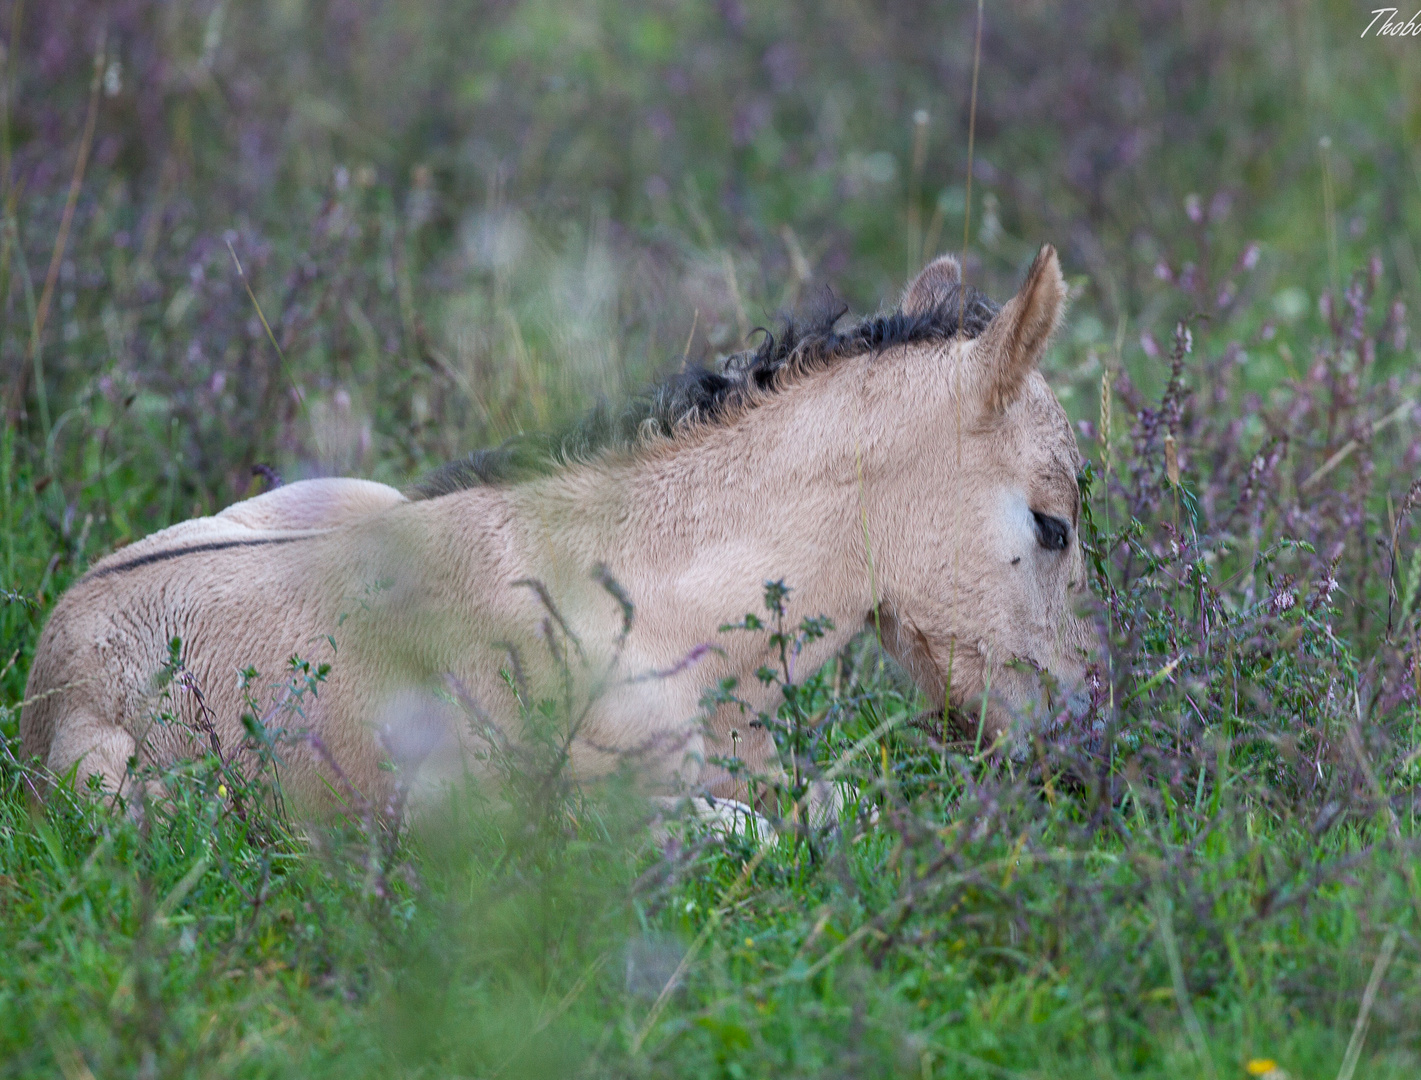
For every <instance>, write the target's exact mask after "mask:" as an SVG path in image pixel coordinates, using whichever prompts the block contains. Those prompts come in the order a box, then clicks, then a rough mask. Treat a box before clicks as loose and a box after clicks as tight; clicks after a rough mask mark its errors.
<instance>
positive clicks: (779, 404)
mask: <svg viewBox="0 0 1421 1080" xmlns="http://www.w3.org/2000/svg"><path fill="white" fill-rule="evenodd" d="M844 363H845V364H846V365H848V364H851V363H855V361H845V362H844ZM844 377H849V378H851V377H852V373H851V372H849V371H844V372H835V373H832V374H829V373H825V374H820V375H815V376H810V377H807V378H806V379H804V380H803V381H802V382H800V383H799V384H797V385H792V386H789V387H787V388H785V389H784V390H781V391H779V392H777V393H775V394H773V395H772V396H770V397H768V398H767V399H766V400H765V401H763V402H762V403H760V404H759V405H757V406H755V407H754V408H750V409H747V410H746V411H745V412H744V413H743V414H742V415H740V416H739V417H737V418H735V419H734V420H733V421H731V422H729V423H727V424H725V425H723V426H719V425H717V426H707V427H706V428H704V429H702V430H700V431H694V432H691V433H688V434H686V435H683V436H681V437H680V439H679V440H678V441H676V442H672V443H668V444H666V445H664V446H653V447H650V448H648V449H646V450H644V451H642V452H641V453H639V454H637V455H636V456H635V457H633V458H632V459H630V460H625V461H621V462H614V463H608V464H595V463H594V464H590V465H587V466H582V467H579V468H576V469H573V470H570V471H569V472H567V473H565V474H562V475H559V476H557V477H551V478H549V479H548V480H546V481H543V482H540V483H539V484H536V485H532V486H531V487H530V489H529V490H528V492H527V501H525V502H524V507H525V509H526V513H527V514H528V516H529V517H531V518H533V519H535V520H536V524H535V525H534V527H533V528H532V529H531V530H530V531H529V533H528V541H529V546H530V549H531V550H530V552H529V554H530V556H531V557H532V558H533V559H535V560H537V561H539V562H542V561H544V559H545V558H546V557H547V553H550V552H553V551H556V552H557V553H558V560H559V562H562V563H563V566H564V568H565V571H566V572H567V573H569V574H571V575H578V576H581V575H585V573H586V566H588V565H591V564H592V563H595V562H604V563H605V564H606V565H607V566H608V568H609V569H610V570H611V572H612V574H613V576H614V577H615V578H616V579H617V580H618V581H619V583H620V584H621V585H622V586H623V587H624V588H625V589H626V591H627V593H628V594H629V595H630V597H631V599H632V600H633V602H634V603H635V604H636V605H637V608H638V623H644V622H650V623H651V624H652V625H655V626H657V627H658V630H659V632H666V633H668V634H670V636H676V637H680V636H685V635H689V636H690V637H694V638H697V639H699V640H704V639H705V637H706V635H707V634H710V635H712V636H713V635H714V631H715V629H716V627H717V626H718V625H720V624H723V623H725V622H729V621H734V620H736V619H738V618H740V617H741V616H743V615H744V614H745V613H746V612H752V611H753V612H760V613H762V614H763V612H764V606H763V597H762V594H763V588H764V584H765V582H766V581H783V582H784V583H785V584H786V585H788V586H789V587H790V588H791V589H792V590H793V592H792V594H791V614H792V617H793V620H794V621H796V622H797V621H798V619H799V618H801V617H803V616H805V615H810V616H813V615H827V616H829V617H830V618H832V619H833V620H834V621H835V623H836V624H837V625H839V626H840V628H841V629H842V630H843V631H846V632H852V631H853V630H855V629H857V627H858V626H859V625H860V624H861V621H862V619H863V618H864V617H865V615H866V614H867V612H868V611H869V609H870V608H871V607H872V606H873V602H874V597H873V583H872V580H871V573H870V568H869V563H870V560H869V555H868V551H867V548H866V545H865V541H864V530H863V519H862V516H861V510H862V503H861V477H862V469H863V468H864V466H865V464H866V463H865V462H864V461H863V455H864V454H865V452H866V448H865V447H864V446H863V445H861V440H859V439H857V438H856V437H855V432H856V431H857V428H858V425H859V422H860V420H861V417H860V416H859V415H858V413H859V412H860V411H861V406H862V403H861V402H857V401H856V400H855V398H854V394H853V387H852V386H851V385H844V384H845V383H846V382H847V379H846V378H844ZM579 564H581V565H579ZM549 569H550V570H551V569H552V568H551V567H549ZM555 576H560V575H556V574H555ZM568 583H569V584H571V580H570V578H569V579H568ZM643 615H645V616H646V619H645V620H643ZM663 628H665V629H664V630H663ZM673 629H674V630H679V631H684V634H681V633H672V630H673ZM681 644H684V642H678V644H677V647H680V645H681Z"/></svg>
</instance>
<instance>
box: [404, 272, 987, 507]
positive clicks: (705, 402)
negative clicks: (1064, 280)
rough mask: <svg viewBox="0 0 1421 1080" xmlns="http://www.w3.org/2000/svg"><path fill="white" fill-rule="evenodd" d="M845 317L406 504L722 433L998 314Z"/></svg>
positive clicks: (944, 310)
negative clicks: (790, 384)
mask: <svg viewBox="0 0 1421 1080" xmlns="http://www.w3.org/2000/svg"><path fill="white" fill-rule="evenodd" d="M959 308H960V311H959ZM847 310H848V309H847V308H846V307H844V306H842V305H840V304H837V303H835V304H834V305H833V306H832V307H830V306H825V307H824V308H822V309H821V310H819V311H817V312H812V313H811V314H809V315H808V316H807V317H803V318H798V319H796V318H793V317H790V318H786V319H785V320H784V321H783V323H782V325H781V327H780V332H779V334H778V335H775V334H773V333H771V332H770V331H768V330H765V329H763V328H762V329H761V330H760V333H762V334H764V337H763V338H762V339H761V341H760V345H759V347H758V348H756V349H752V350H746V351H745V352H739V353H735V354H734V355H732V356H728V357H726V358H724V359H723V360H721V361H720V362H719V363H717V364H716V365H715V366H714V367H710V368H707V367H695V368H689V369H686V370H683V371H680V372H677V373H676V374H675V375H672V376H671V377H670V378H669V379H667V380H665V381H664V382H662V383H660V384H658V385H656V386H654V387H652V388H651V389H650V390H648V391H647V392H645V393H643V394H641V395H639V396H637V397H635V398H632V399H631V400H630V401H628V402H626V403H625V404H624V405H623V406H622V407H620V408H613V407H612V406H610V405H609V404H608V403H607V402H605V401H602V402H599V403H598V404H597V405H596V406H595V407H593V409H592V410H591V411H589V412H588V413H587V414H586V415H584V416H583V417H582V418H581V419H580V420H578V421H577V423H576V424H574V425H573V427H572V428H571V429H570V430H566V431H564V432H561V433H557V434H540V435H522V436H518V437H516V438H513V439H510V440H508V441H507V442H505V443H504V444H503V445H502V446H498V447H495V448H493V449H489V450H476V451H474V452H473V453H472V454H469V455H468V456H466V457H462V458H459V459H458V460H456V461H451V462H449V464H447V465H443V466H441V467H440V468H438V469H435V470H434V471H433V472H431V473H429V474H428V475H427V476H425V477H424V478H423V479H421V480H420V481H419V482H418V483H417V484H415V486H414V488H413V489H412V490H411V491H410V492H409V494H410V495H411V497H412V498H417V499H434V498H438V497H439V496H441V495H449V494H452V493H454V492H456V491H463V490H465V489H466V488H471V487H480V486H484V485H490V484H509V483H516V482H518V481H519V480H525V479H529V478H532V477H534V476H539V475H542V474H545V473H547V472H550V471H552V470H554V469H556V468H558V467H560V466H562V465H567V464H569V463H571V462H574V461H583V460H586V459H588V458H589V457H591V456H593V455H595V454H597V453H599V452H602V451H606V450H618V449H628V448H631V447H633V446H636V445H638V444H640V443H644V442H645V441H646V440H648V439H654V438H657V437H660V438H672V437H674V436H675V435H676V434H677V433H678V432H680V431H683V430H685V429H687V428H689V427H692V426H694V425H696V424H715V423H723V422H725V421H726V419H727V418H728V417H731V416H733V415H735V414H736V412H737V411H738V409H739V408H741V407H743V406H744V405H746V404H747V403H749V402H751V401H753V400H754V399H755V398H757V397H759V396H760V395H763V394H765V393H773V392H774V391H775V390H776V389H778V388H779V387H781V386H783V385H785V383H786V382H787V381H791V380H793V379H794V378H795V377H797V376H798V375H802V374H806V373H809V372H813V371H820V370H823V369H824V368H827V367H830V366H832V365H833V364H834V363H835V362H837V361H839V360H843V359H846V358H848V357H851V356H861V355H862V354H863V353H866V352H872V353H880V352H885V351H886V350H888V349H892V348H894V347H896V346H900V345H920V344H925V343H928V342H943V341H948V340H950V339H952V338H954V337H956V336H957V334H958V331H959V328H960V329H961V332H962V335H963V336H964V337H967V338H975V337H977V336H978V335H980V334H981V333H982V331H983V330H985V329H986V328H987V324H988V323H990V322H991V321H992V317H993V316H994V315H996V313H997V311H998V310H999V306H998V305H997V304H995V303H993V302H992V301H991V300H990V299H988V298H987V297H986V296H984V295H983V294H982V293H980V292H978V291H977V290H976V289H973V288H972V287H971V286H968V287H967V288H966V289H965V291H963V292H961V293H959V289H958V287H957V286H953V287H952V288H951V289H950V290H949V291H947V292H946V293H945V294H944V295H943V296H942V301H941V302H940V303H939V304H938V305H937V307H935V308H933V309H932V310H931V311H927V312H923V313H921V314H912V315H910V314H907V313H905V312H904V311H902V310H894V311H889V312H885V313H882V314H878V315H869V316H867V317H865V318H863V319H860V320H859V321H857V322H855V323H853V324H852V325H851V326H849V327H847V328H845V329H844V330H836V329H835V327H836V326H837V325H838V323H839V321H840V320H841V319H842V318H843V317H844V315H845V314H846V313H847ZM959 315H960V323H959Z"/></svg>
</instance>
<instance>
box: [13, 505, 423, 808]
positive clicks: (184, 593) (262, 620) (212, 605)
mask: <svg viewBox="0 0 1421 1080" xmlns="http://www.w3.org/2000/svg"><path fill="white" fill-rule="evenodd" d="M405 501H406V500H405V497H404V496H403V495H401V494H400V493H399V492H398V491H396V490H395V489H394V488H390V487H387V486H385V485H383V484H376V483H372V482H370V481H365V480H350V479H321V480H307V481H300V482H297V483H293V484H290V485H288V486H286V487H281V488H278V489H276V490H275V491H271V492H268V493H267V494H265V495H260V496H257V497H255V498H252V499H248V500H246V501H244V502H240V503H236V504H234V505H232V506H230V507H228V508H227V509H226V510H224V511H222V512H221V513H219V514H216V515H214V516H212V517H206V518H197V519H194V520H191V521H185V522H181V523H179V524H177V525H174V526H172V527H170V528H167V529H164V530H162V531H161V532H157V533H154V534H153V535H152V536H148V537H145V538H144V539H142V540H140V541H138V542H136V543H133V544H130V545H128V546H127V547H124V548H122V549H120V550H119V551H116V552H114V553H113V554H111V555H109V556H108V557H106V558H104V559H102V560H100V561H99V562H98V563H96V564H95V565H94V566H93V567H92V568H91V569H90V570H89V572H88V573H87V574H86V575H85V576H84V577H83V578H82V579H81V580H80V581H79V582H78V583H76V585H75V586H74V587H73V588H71V589H70V590H69V591H68V592H67V593H66V594H65V595H64V597H62V598H61V600H60V602H59V603H58V604H57V605H56V606H55V609H54V611H53V613H52V614H51V616H50V619H49V622H48V624H47V625H46V626H45V629H44V632H43V633H42V634H41V636H40V641H39V643H38V646H37V648H36V653H35V660H34V663H33V665H32V667H31V670H30V678H29V685H28V687H27V690H26V700H25V705H24V708H23V710H22V712H21V717H20V733H21V745H22V750H23V752H24V754H25V756H26V757H28V758H38V759H39V760H40V761H41V762H42V763H43V764H45V765H47V766H48V767H49V768H50V769H51V770H52V771H54V772H55V773H58V774H61V775H62V774H64V773H65V772H67V771H68V770H69V769H71V768H75V767H76V766H77V772H76V777H77V779H78V780H79V781H80V782H81V783H82V782H83V781H84V780H85V779H86V778H87V776H89V775H90V774H97V775H98V776H99V777H100V779H101V780H102V782H103V785H104V787H105V788H107V789H109V790H110V791H117V790H119V789H120V788H121V787H122V786H123V784H124V782H125V777H126V775H127V772H128V763H129V759H130V758H132V757H135V756H136V757H138V758H139V760H141V761H160V760H165V759H168V758H172V757H176V756H181V755H182V752H183V748H182V747H180V746H178V745H177V743H178V742H179V741H184V740H185V739H186V737H185V736H184V737H183V738H182V739H180V733H179V732H178V731H176V730H171V729H163V728H160V727H155V726H154V723H153V716H154V715H155V714H156V712H157V711H158V709H159V708H160V706H161V707H162V708H164V709H167V710H169V711H171V712H173V713H174V714H176V715H177V716H179V718H180V719H182V720H184V721H188V722H190V723H189V724H188V726H191V724H192V723H196V724H197V725H198V726H199V727H201V726H202V724H203V723H204V722H205V714H204V711H203V710H204V709H211V710H212V715H213V716H215V717H216V719H217V727H218V729H219V734H220V736H221V738H222V739H223V741H224V742H225V744H226V745H227V746H228V747H229V748H232V747H233V746H234V742H235V741H237V740H240V724H239V722H238V719H237V718H238V717H239V716H240V714H241V711H242V707H243V706H242V694H241V692H240V690H239V688H238V686H237V685H236V684H237V676H236V670H237V668H238V667H239V666H242V665H247V664H251V665H255V666H257V667H258V669H259V670H260V672H261V675H262V676H263V683H269V682H271V680H272V679H273V678H278V679H279V678H280V677H281V676H282V674H283V670H284V666H285V664H286V660H287V658H288V657H290V656H292V655H294V654H297V653H310V652H312V651H314V652H316V653H318V654H319V651H320V649H321V643H320V641H318V640H316V639H318V638H319V636H320V635H321V634H325V633H330V632H331V631H333V630H334V629H335V623H336V620H337V619H338V617H339V612H338V611H337V610H336V609H335V607H333V605H338V604H339V603H340V596H339V595H338V594H337V595H326V592H327V591H328V590H327V589H325V588H323V585H329V584H331V580H330V579H329V578H328V579H327V580H326V581H325V582H322V580H321V579H322V575H321V574H320V573H319V568H320V567H321V566H322V564H324V563H327V560H326V559H324V558H322V556H321V552H322V550H323V548H324V545H323V544H322V539H321V538H323V537H327V536H330V535H331V534H332V530H335V529H338V528H339V527H340V526H342V525H350V524H352V523H354V522H357V521H359V520H360V519H362V518H365V517H368V516H370V515H373V514H376V513H378V512H380V511H382V510H385V509H388V508H390V507H393V506H396V505H397V504H399V503H403V502H405ZM313 542H314V543H315V544H316V545H317V546H316V547H315V548H313V547H312V546H311V545H312V543H313ZM313 571H316V572H314V573H313ZM336 576H338V575H336ZM174 638H177V639H179V640H180V642H181V655H182V660H183V663H184V664H185V665H188V667H187V677H186V678H185V679H184V680H182V681H181V682H180V683H178V684H177V686H176V689H173V688H170V689H168V690H167V691H166V693H167V695H168V698H169V699H170V700H168V701H167V702H160V701H159V696H160V694H159V691H160V689H161V687H160V685H159V684H160V682H161V680H157V679H155V676H156V675H158V674H159V673H160V672H161V671H162V670H163V668H164V667H165V665H167V663H168V661H169V656H168V648H169V642H171V641H172V640H173V639H174ZM307 658H308V659H313V660H322V659H326V657H324V656H322V655H307ZM170 743H171V744H173V745H171V746H169V745H166V744H170ZM189 752H190V750H189ZM199 752H200V750H199Z"/></svg>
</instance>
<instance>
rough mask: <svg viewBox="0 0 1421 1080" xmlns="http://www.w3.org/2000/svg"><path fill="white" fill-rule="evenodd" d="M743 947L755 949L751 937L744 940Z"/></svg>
mask: <svg viewBox="0 0 1421 1080" xmlns="http://www.w3.org/2000/svg"><path fill="white" fill-rule="evenodd" d="M745 947H746V948H747V949H753V948H754V947H755V939H754V938H752V937H748V938H746V939H745Z"/></svg>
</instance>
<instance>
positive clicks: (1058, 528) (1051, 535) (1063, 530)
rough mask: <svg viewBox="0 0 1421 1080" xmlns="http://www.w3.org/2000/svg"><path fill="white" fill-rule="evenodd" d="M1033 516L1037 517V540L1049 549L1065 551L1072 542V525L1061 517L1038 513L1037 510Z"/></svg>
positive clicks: (1032, 513)
mask: <svg viewBox="0 0 1421 1080" xmlns="http://www.w3.org/2000/svg"><path fill="white" fill-rule="evenodd" d="M1031 516H1032V517H1034V518H1035V519H1036V542H1037V543H1038V544H1040V545H1041V546H1042V547H1044V548H1045V549H1046V550H1047V551H1065V550H1066V545H1067V544H1069V543H1070V542H1071V527H1070V526H1069V525H1067V524H1066V523H1065V522H1064V521H1062V520H1061V519H1060V518H1055V517H1051V516H1050V515H1049V514H1038V513H1037V512H1036V511H1035V510H1033V511H1032V512H1031Z"/></svg>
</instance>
